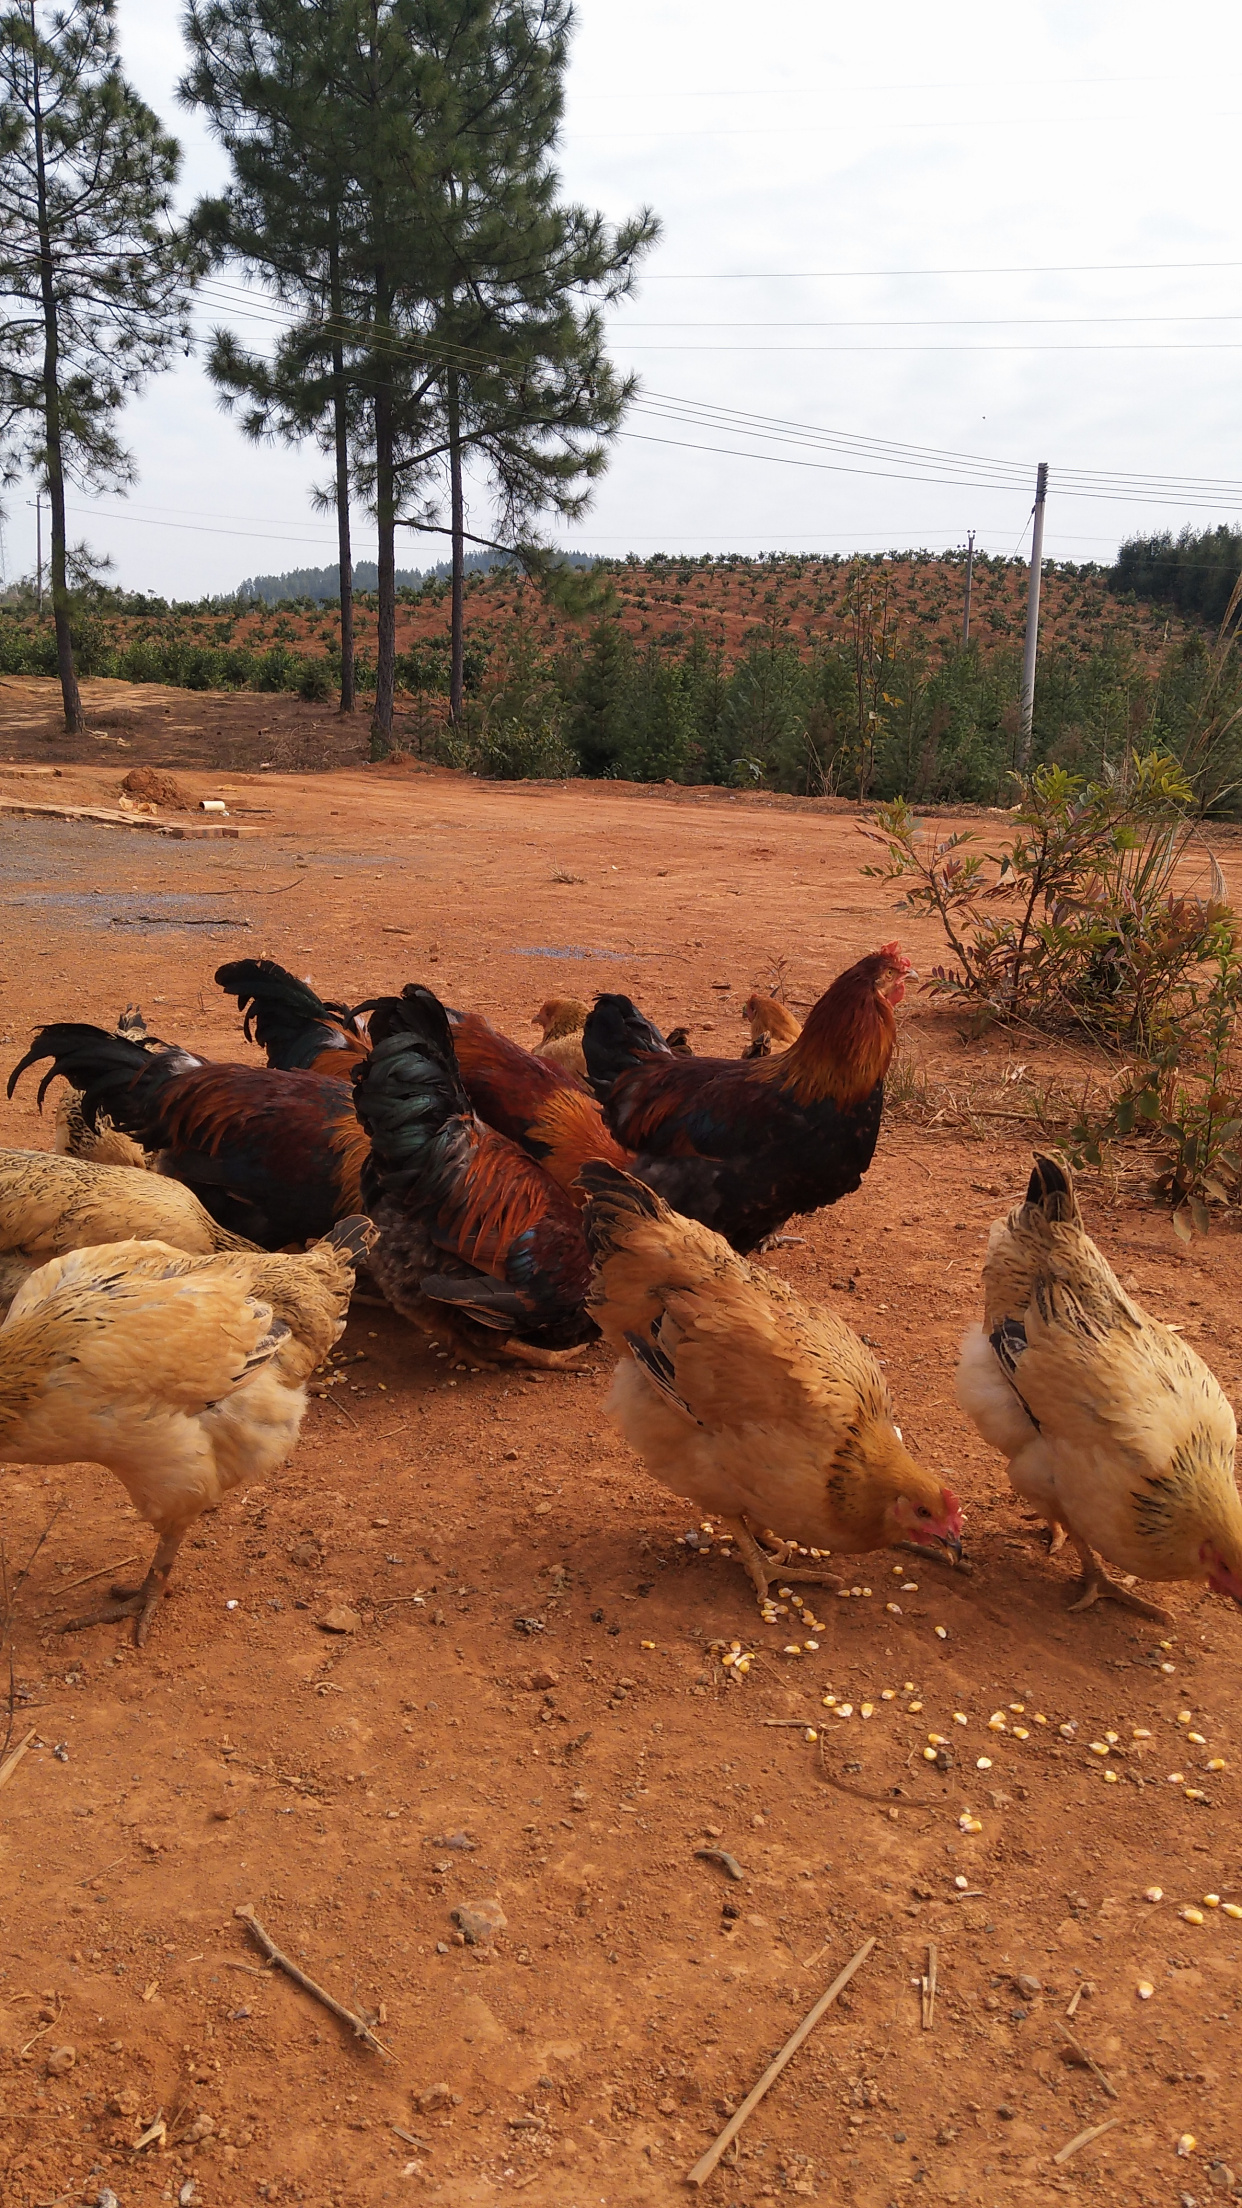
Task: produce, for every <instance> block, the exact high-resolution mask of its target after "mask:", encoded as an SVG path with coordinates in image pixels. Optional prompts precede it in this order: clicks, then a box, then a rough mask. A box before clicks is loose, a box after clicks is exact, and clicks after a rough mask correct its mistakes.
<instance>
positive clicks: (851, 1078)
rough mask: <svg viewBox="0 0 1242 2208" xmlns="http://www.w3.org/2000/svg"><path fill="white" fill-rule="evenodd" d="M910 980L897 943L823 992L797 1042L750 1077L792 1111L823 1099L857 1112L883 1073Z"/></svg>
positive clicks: (759, 1064)
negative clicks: (769, 1085) (783, 1098)
mask: <svg viewBox="0 0 1242 2208" xmlns="http://www.w3.org/2000/svg"><path fill="white" fill-rule="evenodd" d="M909 972H910V960H909V959H908V958H907V957H906V956H905V953H904V952H903V950H902V948H901V945H900V944H899V943H885V944H884V945H883V946H882V948H881V949H880V950H878V951H873V952H872V954H871V956H870V958H860V959H859V961H858V963H857V965H856V966H851V967H850V968H849V969H848V971H847V972H845V973H844V974H838V976H837V978H836V980H835V981H834V982H833V984H832V986H831V988H829V989H826V990H825V991H824V994H823V996H822V997H821V998H820V999H819V1002H818V1003H817V1004H816V1005H814V1006H813V1007H812V1009H811V1012H810V1013H809V1015H808V1017H807V1023H806V1026H805V1027H804V1028H803V1030H802V1033H801V1034H800V1035H799V1037H798V1039H797V1041H796V1042H794V1043H791V1044H790V1046H789V1049H788V1050H787V1051H784V1052H783V1053H782V1054H781V1056H779V1057H776V1058H767V1059H758V1060H756V1061H755V1064H754V1066H753V1068H752V1069H751V1070H752V1071H753V1072H754V1074H755V1075H756V1077H757V1078H759V1079H761V1080H768V1081H772V1082H774V1083H778V1084H779V1086H780V1087H781V1088H782V1089H785V1090H786V1091H787V1092H788V1093H789V1094H790V1095H791V1096H792V1097H793V1098H794V1101H795V1102H796V1103H798V1104H803V1105H806V1104H812V1103H814V1102H815V1101H816V1100H817V1099H818V1098H820V1097H823V1096H830V1097H831V1098H832V1100H833V1102H834V1104H836V1105H838V1106H839V1107H840V1108H841V1110H843V1111H844V1110H848V1109H849V1107H850V1106H851V1105H854V1104H861V1103H862V1101H863V1099H864V1097H868V1096H870V1094H871V1092H872V1090H873V1089H874V1087H875V1085H876V1083H877V1081H882V1080H883V1079H884V1076H885V1074H886V1073H887V1072H888V1068H889V1063H890V1060H891V1059H892V1055H893V1050H894V1047H895V1045H896V1041H897V1022H896V1019H895V1018H894V1007H895V1006H897V1005H899V1004H900V1003H901V1000H902V998H903V997H904V995H905V993H906V984H905V976H906V975H907V974H908V973H909Z"/></svg>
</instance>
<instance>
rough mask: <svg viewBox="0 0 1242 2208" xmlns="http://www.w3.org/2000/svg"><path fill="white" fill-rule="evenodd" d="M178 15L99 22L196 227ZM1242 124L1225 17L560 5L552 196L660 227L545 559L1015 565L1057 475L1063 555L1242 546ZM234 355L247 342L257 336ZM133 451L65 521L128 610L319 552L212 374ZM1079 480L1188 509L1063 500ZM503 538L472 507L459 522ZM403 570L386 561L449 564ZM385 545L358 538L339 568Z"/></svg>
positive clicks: (297, 457)
mask: <svg viewBox="0 0 1242 2208" xmlns="http://www.w3.org/2000/svg"><path fill="white" fill-rule="evenodd" d="M179 12H180V11H179V9H177V8H176V7H174V6H173V5H171V4H170V0H120V5H119V21H120V27H121V37H122V43H123V48H124V55H125V61H126V66H127V69H128V71H129V73H130V75H131V76H132V78H133V80H134V81H135V83H136V84H137V86H138V88H139V90H140V91H141V92H142V94H143V95H144V97H145V98H146V99H147V100H149V101H150V103H151V104H152V106H154V107H155V108H156V109H157V110H158V112H159V113H160V114H161V115H162V116H163V117H164V119H165V120H166V121H167V122H169V123H170V124H171V125H172V127H174V128H175V129H176V130H177V131H178V133H179V135H180V136H181V139H182V142H183V145H184V147H185V167H184V174H183V196H184V198H185V200H186V202H187V204H188V202H189V201H190V200H191V199H192V198H193V197H194V196H195V195H196V194H197V193H198V192H199V191H201V190H203V189H205V188H208V187H211V186H214V185H216V184H218V183H219V182H221V181H223V178H224V174H225V164H224V162H223V160H222V158H221V156H220V154H219V152H218V150H217V149H216V148H215V147H214V146H213V145H212V143H211V142H210V140H209V139H208V138H207V136H206V133H205V132H204V131H203V129H202V127H201V125H200V124H199V122H198V120H197V119H196V118H195V117H192V116H187V115H184V114H183V113H181V112H180V111H179V110H178V109H177V108H176V105H175V102H174V98H173V87H174V85H175V82H176V79H177V77H178V75H179V73H180V71H181V68H182V67H183V55H182V47H181V39H180V35H179V31H178V27H177V25H178V19H179ZM769 32H770V34H771V37H770V41H769V38H768V35H767V34H768V33H769ZM1240 108H1242V15H1240V14H1239V11H1238V10H1237V9H1236V8H1227V7H1226V6H1225V5H1223V0H1215V4H1207V0H1183V5H1182V6H1181V7H1180V8H1178V9H1177V10H1176V11H1174V10H1172V9H1170V8H1169V6H1168V4H1167V0H1160V4H1156V0H1094V4H1092V0H1088V4H1087V5H1085V6H1084V5H1083V4H1082V0H1077V4H1072V5H1071V4H1069V0H1066V4H1064V5H1041V6H1032V5H1027V6H1022V5H1019V6H1016V7H1006V8H998V7H997V6H996V5H995V4H994V0H989V4H988V5H983V4H974V0H948V4H947V5H944V4H942V5H940V6H938V7H928V6H927V5H926V4H925V0H924V4H919V5H915V4H914V0H888V4H887V5H886V6H885V7H884V8H883V9H874V8H873V9H868V10H860V9H852V10H848V11H847V10H846V9H844V8H842V7H841V6H839V5H838V6H830V7H826V6H825V5H824V4H823V0H782V5H781V6H780V7H779V8H776V9H773V11H772V13H771V15H767V14H766V13H764V12H762V11H761V12H760V13H759V14H758V15H757V14H756V12H755V8H754V6H753V4H751V0H748V4H745V5H743V4H742V0H579V8H578V31H577V36H576V40H575V44H574V51H573V61H572V65H571V69H570V74H569V80H568V109H567V117H566V129H565V138H564V145H563V163H562V165H563V174H564V181H565V189H566V193H567V194H568V195H571V196H574V197H577V198H580V199H582V200H584V201H586V202H588V203H590V204H594V205H596V206H599V207H601V208H603V209H604V210H605V211H606V212H607V213H608V214H609V215H610V216H613V217H620V216H622V215H625V214H628V213H629V212H631V211H632V210H633V209H635V208H636V207H638V206H639V205H641V204H644V203H647V204H650V205H651V206H653V207H654V208H655V209H656V211H657V213H658V214H659V215H660V217H661V219H662V222H663V225H664V235H663V240H662V242H661V244H660V246H659V247H658V249H657V250H656V252H655V253H653V254H652V255H651V256H650V258H649V260H648V262H647V263H646V264H645V272H644V276H643V279H642V281H641V283H640V285H639V287H638V290H637V294H636V297H635V298H634V300H633V301H632V302H631V303H630V304H628V305H627V306H626V307H625V308H623V309H622V310H620V311H619V312H618V313H617V315H616V316H615V318H614V325H613V329H614V335H613V350H614V355H615V358H616V360H617V361H618V363H619V364H621V365H623V366H624V367H626V368H633V369H634V370H636V371H637V373H638V374H639V376H640V378H641V381H642V385H643V398H642V402H641V405H640V407H639V408H636V409H635V411H634V412H633V414H632V415H631V416H630V418H629V422H628V425H627V429H626V431H625V433H624V434H623V436H622V438H621V439H620V440H619V442H618V443H617V445H616V447H615V451H614V457H613V460H612V464H611V467H610V470H609V473H608V475H607V477H606V478H605V480H604V482H603V484H602V485H601V487H600V488H599V489H598V491H597V493H596V497H595V501H594V505H593V508H592V511H591V513H590V515H589V516H588V517H587V519H586V520H585V521H584V522H583V523H582V524H580V525H578V526H577V527H576V528H575V529H574V530H573V532H572V533H571V534H569V535H566V534H565V533H564V532H563V531H560V532H556V534H557V536H558V540H559V541H561V542H565V543H569V544H572V545H573V546H574V547H576V548H579V549H582V550H585V551H591V552H600V553H606V554H610V555H620V554H624V553H626V552H628V551H635V552H640V553H641V552H650V551H654V550H667V551H674V552H713V553H718V552H723V551H727V550H730V549H734V550H738V551H743V552H759V551H761V550H765V551H772V550H806V551H832V552H843V553H844V552H849V551H851V550H856V549H857V550H865V551H874V550H883V549H885V548H888V547H897V546H908V545H927V546H929V547H931V548H932V549H936V550H938V549H940V548H942V547H944V546H946V545H951V544H957V543H960V542H963V541H964V539H965V535H966V532H967V530H968V529H971V528H973V529H975V530H976V531H977V533H978V541H979V543H980V544H981V545H982V546H984V548H986V549H987V550H990V551H995V552H1000V553H1006V554H1008V553H1013V552H1015V551H1017V550H1019V549H1021V547H1022V545H1023V543H1024V541H1026V542H1029V536H1027V537H1025V538H1024V532H1026V530H1027V517H1028V514H1029V511H1030V505H1031V491H1032V486H1033V478H1034V470H1035V463H1036V461H1037V460H1040V459H1046V460H1048V461H1049V463H1050V465H1051V471H1052V472H1051V488H1050V494H1049V505H1048V525H1047V536H1046V540H1045V550H1046V551H1047V552H1048V553H1049V554H1050V555H1052V556H1054V557H1060V558H1066V559H1080V560H1082V559H1093V558H1094V559H1107V558H1109V557H1110V556H1111V555H1112V554H1113V552H1114V551H1115V548H1116V545H1117V543H1118V541H1119V539H1120V538H1121V537H1123V536H1124V535H1126V534H1129V533H1131V532H1133V531H1136V530H1143V531H1147V530H1150V529H1153V528H1160V527H1172V528H1179V527H1181V526H1182V525H1183V524H1184V523H1185V522H1191V523H1193V524H1194V525H1195V526H1197V527H1198V526H1203V525H1205V524H1211V523H1213V522H1215V521H1218V520H1227V521H1230V522H1233V523H1237V522H1238V520H1239V518H1240V516H1242V449H1240V445H1242V440H1240V437H1239V430H1238V426H1237V422H1238V416H1239V412H1240V408H1239V401H1238V397H1237V387H1238V370H1239V365H1240V363H1242V225H1240V223H1239V217H1238V212H1237V208H1238V193H1237V174H1236V166H1237V163H1236V147H1237V142H1238V126H1239V110H1240ZM198 319H199V323H200V325H201V327H202V329H203V330H204V331H206V330H208V329H209V328H210V327H211V325H212V323H213V322H217V321H220V320H222V319H224V317H223V316H222V315H221V314H220V312H219V309H218V308H216V309H213V310H212V311H210V312H209V311H208V310H207V309H206V308H200V309H199V310H198ZM236 327H237V328H238V329H239V331H240V332H241V334H242V335H244V336H247V337H249V338H251V339H252V340H254V341H258V339H259V335H260V332H261V328H262V325H258V324H250V325H247V324H245V323H242V322H240V321H239V322H238V323H237V325H236ZM704 409H716V410H721V412H723V413H726V414H729V415H732V416H734V417H736V416H737V415H739V414H744V415H746V416H747V417H752V418H753V419H750V420H747V421H746V422H744V423H738V422H737V421H736V420H734V422H733V424H732V426H730V427H725V426H724V424H723V422H722V420H721V418H720V413H719V412H718V413H717V415H716V416H714V417H713V416H712V415H710V414H705V412H704ZM122 433H123V435H124V436H125V438H126V439H127V441H128V442H129V444H130V445H131V447H132V448H133V450H134V452H135V454H136V456H137V460H138V466H139V480H138V483H137V485H136V487H135V489H134V491H133V493H132V494H131V496H130V497H129V498H128V499H127V500H126V501H124V502H120V501H117V500H105V501H99V502H88V501H86V500H84V499H82V498H76V499H75V500H74V501H73V506H74V513H73V517H72V524H71V529H72V533H73V534H74V535H85V536H87V537H88V539H89V541H90V542H91V544H92V545H93V546H94V547H95V548H96V549H97V550H100V551H106V552H109V553H111V554H112V556H113V558H114V560H115V562H116V579H117V580H118V581H119V582H121V583H123V584H124V585H126V586H127V587H129V588H133V589H148V590H158V591H161V592H163V593H164V594H165V595H170V596H173V595H175V596H184V597H189V596H197V595H199V594H200V593H204V592H207V591H226V590H229V589H231V588H233V587H234V586H235V585H236V584H237V583H238V582H239V581H240V580H241V579H242V577H243V576H246V575H250V574H254V573H258V572H265V573H266V572H279V571H281V570H283V569H285V568H289V567H294V566H302V565H319V564H322V563H325V562H328V561H330V560H331V559H332V558H333V557H334V546H333V532H332V526H331V523H330V522H329V521H327V520H325V518H324V517H323V516H322V515H318V514H316V513H315V512H314V509H313V507H312V504H311V499H310V495H309V494H310V488H311V485H312V483H313V482H314V481H315V480H316V479H317V477H320V476H322V473H323V462H322V460H320V458H319V456H318V455H317V454H315V453H314V452H313V451H311V450H307V449H305V448H303V449H302V450H297V451H292V452H290V451H286V450H283V449H280V448H275V449H267V448H256V447H254V446H252V445H248V444H247V443H245V441H244V440H243V439H242V437H241V436H240V434H239V432H238V431H237V430H236V429H235V428H234V427H233V425H232V423H231V422H230V421H229V420H228V418H227V417H226V416H224V415H222V414H221V413H220V411H219V409H218V407H217V405H216V403H215V400H214V397H213V394H212V390H211V387H210V385H209V383H208V381H207V378H206V376H205V374H204V373H203V370H202V368H201V366H200V365H199V362H198V361H197V359H191V360H188V361H184V362H183V363H182V364H181V365H180V366H179V367H178V368H177V369H176V370H175V371H174V372H173V373H171V374H169V375H165V376H163V377H160V378H158V379H157V380H156V381H154V382H153V383H152V384H151V385H149V386H148V388H147V390H146V392H145V393H144V394H143V395H142V396H141V397H140V398H139V399H137V400H136V401H134V402H133V403H132V404H131V406H130V407H129V409H128V411H127V413H126V416H125V418H124V420H123V423H122ZM825 433H829V434H830V435H831V436H832V437H834V438H836V439H837V440H849V439H859V440H865V441H869V444H870V450H869V451H868V452H864V453H859V452H858V451H857V450H855V449H854V448H852V447H851V446H849V444H848V442H841V441H838V442H836V443H835V444H834V443H829V442H826V440H825ZM815 439H818V443H816V442H815V441H814V440H815ZM894 445H897V446H902V447H906V448H920V449H921V451H922V452H929V451H930V452H933V453H935V454H936V455H940V456H945V455H948V456H950V457H947V458H946V457H940V458H938V459H936V460H934V461H929V460H927V459H925V458H921V457H919V456H918V454H917V453H911V452H908V451H907V452H905V453H893V452H891V451H888V450H885V449H884V448H885V447H889V446H894ZM959 455H960V456H969V457H968V458H960V459H959V458H957V457H953V456H959ZM980 460H982V461H984V462H986V463H989V465H988V466H986V467H982V468H981V467H980V466H979V465H978V462H979V461H980ZM1058 471H1062V477H1061V481H1060V487H1059V486H1058ZM1072 471H1078V472H1079V473H1080V474H1081V473H1085V472H1095V473H1098V474H1101V475H1104V476H1106V477H1109V478H1111V477H1116V476H1138V477H1149V478H1150V477H1161V478H1166V479H1167V478H1170V477H1175V478H1179V479H1188V478H1202V479H1206V487H1205V488H1204V489H1203V490H1202V491H1199V492H1198V493H1191V492H1189V491H1187V490H1186V489H1184V488H1179V489H1177V490H1176V491H1175V492H1172V493H1170V492H1168V491H1166V490H1164V489H1163V488H1162V487H1160V486H1157V487H1156V488H1157V489H1158V490H1159V493H1160V495H1159V496H1156V497H1153V496H1152V495H1151V493H1152V486H1151V485H1149V484H1143V483H1141V482H1140V483H1138V484H1134V485H1131V486H1129V489H1130V491H1131V494H1132V495H1131V496H1129V497H1128V498H1126V499H1122V498H1120V497H1118V496H1116V495H1115V493H1116V492H1117V491H1118V489H1120V488H1122V487H1123V486H1121V485H1118V484H1117V483H1115V482H1112V481H1109V482H1107V483H1105V485H1104V486H1103V488H1104V490H1105V491H1106V493H1108V494H1109V495H1105V496H1103V497H1086V496H1070V495H1068V491H1067V479H1069V478H1071V476H1072ZM928 477H931V478H932V480H927V478H928ZM920 478H921V479H920ZM1218 484H1219V485H1220V486H1221V487H1220V489H1219V490H1217V489H1216V488H1215V487H1214V486H1216V485H1218ZM28 490H29V487H28V486H26V487H23V488H21V489H20V490H15V491H14V492H13V494H12V495H11V496H10V498H9V500H8V519H7V523H6V541H5V552H6V560H5V566H6V573H7V575H8V576H10V577H11V576H13V575H15V574H18V573H21V572H28V571H29V570H30V569H31V568H32V567H33V555H34V526H33V525H34V516H33V514H32V513H31V512H30V511H29V510H28V508H27V506H26V504H25V500H26V497H27V495H28ZM488 521H489V517H488V509H487V501H486V494H485V490H484V489H483V488H482V487H481V486H479V487H477V488H476V490H475V492H474V495H473V497H472V505H471V518H470V523H469V524H468V526H473V527H474V528H476V529H477V530H479V531H480V533H482V534H484V535H485V534H487V532H488ZM407 542H408V545H409V550H408V553H407V552H406V550H405V549H404V546H402V547H401V548H399V551H398V559H399V561H400V562H401V564H403V565H410V566H418V565H423V564H427V563H429V562H430V560H432V559H434V558H436V557H442V556H443V552H444V549H445V547H444V542H443V540H437V539H432V538H426V537H423V538H416V539H409V540H407ZM373 551H374V539H373V535H372V533H371V531H370V529H369V527H368V524H367V520H366V517H365V515H362V514H360V515H359V516H358V537H357V544H356V557H359V558H364V557H368V556H371V555H372V554H373Z"/></svg>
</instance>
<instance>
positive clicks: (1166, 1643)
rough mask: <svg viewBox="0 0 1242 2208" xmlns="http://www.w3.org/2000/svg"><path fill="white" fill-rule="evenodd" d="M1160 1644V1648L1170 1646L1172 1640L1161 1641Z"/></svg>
mask: <svg viewBox="0 0 1242 2208" xmlns="http://www.w3.org/2000/svg"><path fill="white" fill-rule="evenodd" d="M1160 1646H1161V1648H1172V1646H1173V1643H1172V1641H1161V1643H1160Z"/></svg>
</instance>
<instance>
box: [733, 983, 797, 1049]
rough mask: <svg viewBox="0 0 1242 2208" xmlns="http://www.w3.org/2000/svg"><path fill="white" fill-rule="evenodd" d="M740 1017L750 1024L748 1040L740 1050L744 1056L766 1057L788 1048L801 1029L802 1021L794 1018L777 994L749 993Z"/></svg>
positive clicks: (795, 1040) (794, 1041)
mask: <svg viewBox="0 0 1242 2208" xmlns="http://www.w3.org/2000/svg"><path fill="white" fill-rule="evenodd" d="M742 1018H743V1019H744V1020H745V1021H746V1022H747V1024H748V1026H749V1028H750V1042H749V1044H748V1046H747V1048H746V1049H745V1050H744V1051H743V1052H742V1056H743V1058H768V1057H771V1055H772V1054H773V1052H779V1051H782V1050H788V1048H789V1046H790V1044H791V1043H796V1042H797V1040H798V1037H799V1035H800V1034H801V1033H802V1022H801V1020H796V1019H795V1018H794V1016H793V1013H792V1012H791V1011H790V1010H789V1007H788V1006H787V1005H784V1004H781V1003H780V1002H779V1001H778V999H777V998H776V997H761V996H759V995H758V994H757V993H756V994H755V995H753V996H749V997H747V999H746V1002H745V1004H744V1005H743V1006H742Z"/></svg>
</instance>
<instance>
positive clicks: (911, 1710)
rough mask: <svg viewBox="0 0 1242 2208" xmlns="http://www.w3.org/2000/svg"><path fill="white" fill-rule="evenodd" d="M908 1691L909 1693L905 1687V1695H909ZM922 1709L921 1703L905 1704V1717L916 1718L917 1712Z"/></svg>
mask: <svg viewBox="0 0 1242 2208" xmlns="http://www.w3.org/2000/svg"><path fill="white" fill-rule="evenodd" d="M909 1691H910V1690H909V1688H908V1687H907V1689H906V1692H907V1694H908V1693H909ZM922 1707H923V1705H922V1703H921V1702H908V1703H907V1704H906V1715H907V1716H908V1717H917V1716H918V1714H919V1711H920V1710H921V1709H922Z"/></svg>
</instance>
